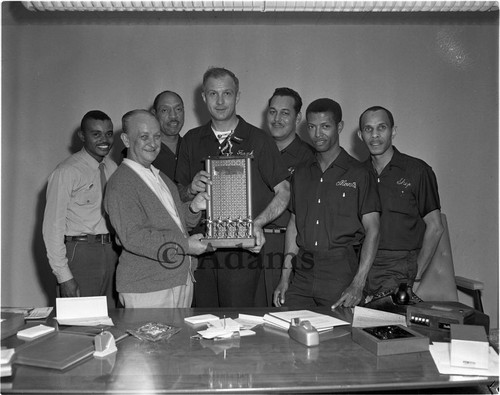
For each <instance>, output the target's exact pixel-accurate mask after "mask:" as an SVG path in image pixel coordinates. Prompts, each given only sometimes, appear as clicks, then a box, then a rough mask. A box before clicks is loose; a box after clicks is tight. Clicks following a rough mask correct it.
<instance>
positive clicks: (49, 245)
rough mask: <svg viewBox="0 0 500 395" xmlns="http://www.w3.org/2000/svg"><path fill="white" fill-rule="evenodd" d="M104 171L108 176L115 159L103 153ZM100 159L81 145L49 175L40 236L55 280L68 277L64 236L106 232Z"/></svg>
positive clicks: (62, 279)
mask: <svg viewBox="0 0 500 395" xmlns="http://www.w3.org/2000/svg"><path fill="white" fill-rule="evenodd" d="M103 163H104V165H105V167H104V173H105V175H106V178H107V179H109V177H110V176H111V174H113V172H114V171H115V170H116V168H117V166H116V163H115V162H114V161H113V160H112V159H110V158H108V157H105V158H104V159H103ZM100 177H101V176H100V171H99V162H97V161H96V160H95V159H94V158H93V157H92V156H90V154H89V153H88V152H87V151H86V150H85V148H82V150H81V151H79V152H77V153H75V154H73V155H72V156H70V157H69V158H67V159H66V160H64V161H63V162H61V163H60V164H59V165H58V166H57V167H56V169H55V170H54V171H53V172H52V174H51V175H50V177H49V180H48V185H47V204H46V206H45V213H44V217H43V229H42V231H43V239H44V242H45V247H46V249H47V257H48V258H49V263H50V266H51V268H52V271H53V273H54V274H55V276H56V278H57V281H58V282H59V283H62V282H64V281H68V280H71V279H72V278H73V275H72V274H71V271H70V269H69V267H68V259H67V258H66V245H65V244H64V236H65V235H66V236H79V235H86V234H90V235H97V234H105V233H109V230H108V228H107V227H106V220H105V218H104V217H103V211H102V192H101V178H100Z"/></svg>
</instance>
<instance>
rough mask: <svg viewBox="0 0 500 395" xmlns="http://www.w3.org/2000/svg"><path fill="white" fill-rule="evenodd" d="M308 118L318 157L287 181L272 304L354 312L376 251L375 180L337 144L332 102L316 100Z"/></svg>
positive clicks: (336, 110) (338, 120)
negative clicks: (283, 233) (280, 263)
mask: <svg viewBox="0 0 500 395" xmlns="http://www.w3.org/2000/svg"><path fill="white" fill-rule="evenodd" d="M306 118H307V129H308V132H309V136H310V138H311V140H312V143H313V147H314V148H315V150H316V156H315V157H314V158H312V159H310V160H308V161H307V162H305V163H303V164H301V165H299V166H297V168H296V169H295V172H294V174H293V176H292V180H291V198H290V208H291V211H292V215H291V216H290V221H289V223H288V227H287V230H286V236H285V237H286V239H285V262H284V265H283V270H282V275H281V280H280V283H279V285H278V287H277V288H276V290H275V291H274V303H275V304H276V305H277V306H281V305H286V306H289V307H291V308H308V307H314V306H332V308H336V307H337V306H345V307H352V306H355V305H357V304H358V303H359V302H361V300H362V296H363V288H364V285H365V281H366V277H367V275H368V271H369V270H370V266H371V264H372V262H373V259H374V258H375V253H376V251H377V244H378V231H379V217H380V213H379V212H380V201H379V198H378V194H377V189H376V185H375V179H374V177H373V175H372V174H370V173H369V172H368V170H367V169H366V168H364V167H363V166H362V164H361V163H359V162H358V161H357V160H356V159H354V158H353V157H351V156H350V155H349V154H348V153H347V152H346V151H345V150H344V149H343V148H342V147H340V145H339V134H340V132H341V131H342V128H343V126H344V123H343V122H342V109H341V108H340V105H339V104H338V103H337V102H335V101H333V100H331V99H318V100H315V101H314V102H312V103H311V104H310V105H309V106H308V107H307V111H306ZM358 255H359V259H358ZM292 267H293V271H294V277H293V279H292V281H291V283H289V279H290V274H291V272H292Z"/></svg>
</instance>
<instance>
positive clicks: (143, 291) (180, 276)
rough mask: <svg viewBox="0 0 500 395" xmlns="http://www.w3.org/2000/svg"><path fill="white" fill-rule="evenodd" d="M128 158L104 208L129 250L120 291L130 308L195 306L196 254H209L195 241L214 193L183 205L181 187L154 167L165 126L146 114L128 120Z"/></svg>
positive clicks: (125, 124) (124, 137)
mask: <svg viewBox="0 0 500 395" xmlns="http://www.w3.org/2000/svg"><path fill="white" fill-rule="evenodd" d="M122 129H123V133H122V135H121V138H122V141H123V143H124V144H125V147H127V158H126V159H124V160H123V162H122V164H121V165H120V167H119V168H118V170H117V171H116V172H115V174H114V175H113V177H111V179H110V180H109V182H108V186H107V191H106V197H105V200H104V205H105V208H106V211H107V212H108V214H109V217H110V220H111V224H112V225H113V227H114V228H115V230H116V234H117V242H118V243H119V244H120V245H121V246H122V247H123V250H122V253H121V255H120V259H119V262H118V268H117V272H116V287H117V290H118V293H119V298H120V302H121V303H122V304H123V305H124V306H125V308H147V307H190V306H191V301H192V298H193V270H194V269H195V268H196V259H195V258H194V256H195V255H199V254H202V253H204V252H205V251H206V250H207V246H208V245H207V243H205V242H202V241H201V237H202V235H201V234H194V235H192V236H189V234H188V230H190V229H191V228H193V227H194V226H196V225H197V224H198V222H199V220H200V218H201V210H204V209H205V208H206V201H207V200H208V194H207V193H206V192H203V193H199V194H197V195H196V196H194V198H193V200H191V201H188V202H185V203H182V202H181V200H180V198H179V193H178V191H177V187H176V185H175V184H174V183H173V182H172V181H171V180H170V179H169V178H168V177H167V176H165V174H163V173H162V172H160V171H159V170H158V169H156V168H155V167H154V166H153V165H152V162H153V161H154V160H155V159H156V157H157V156H158V153H159V151H160V145H161V131H160V124H159V123H158V121H157V120H156V118H155V117H154V116H153V115H152V114H151V113H150V112H149V111H146V110H133V111H130V112H128V113H126V114H125V115H124V116H123V118H122Z"/></svg>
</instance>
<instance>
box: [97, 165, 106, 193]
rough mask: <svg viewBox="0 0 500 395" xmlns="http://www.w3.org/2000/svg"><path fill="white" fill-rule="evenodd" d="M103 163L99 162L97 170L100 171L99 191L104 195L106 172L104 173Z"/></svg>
mask: <svg viewBox="0 0 500 395" xmlns="http://www.w3.org/2000/svg"><path fill="white" fill-rule="evenodd" d="M104 167H105V165H104V163H102V162H101V163H99V172H100V173H101V191H102V196H103V197H104V188H105V187H106V174H105V173H104Z"/></svg>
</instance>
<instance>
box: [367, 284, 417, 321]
mask: <svg viewBox="0 0 500 395" xmlns="http://www.w3.org/2000/svg"><path fill="white" fill-rule="evenodd" d="M413 304H415V301H412V298H411V291H410V288H409V287H408V284H407V283H400V284H399V287H398V288H397V289H396V290H395V291H394V292H392V293H389V294H386V295H384V296H382V297H380V298H377V299H373V300H371V301H370V302H368V303H367V304H366V305H365V306H364V307H367V308H370V309H376V310H383V311H388V312H391V313H396V314H404V315H406V309H407V307H408V306H409V305H413Z"/></svg>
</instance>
